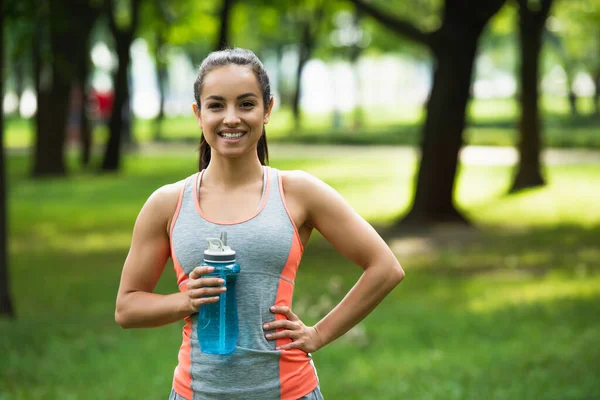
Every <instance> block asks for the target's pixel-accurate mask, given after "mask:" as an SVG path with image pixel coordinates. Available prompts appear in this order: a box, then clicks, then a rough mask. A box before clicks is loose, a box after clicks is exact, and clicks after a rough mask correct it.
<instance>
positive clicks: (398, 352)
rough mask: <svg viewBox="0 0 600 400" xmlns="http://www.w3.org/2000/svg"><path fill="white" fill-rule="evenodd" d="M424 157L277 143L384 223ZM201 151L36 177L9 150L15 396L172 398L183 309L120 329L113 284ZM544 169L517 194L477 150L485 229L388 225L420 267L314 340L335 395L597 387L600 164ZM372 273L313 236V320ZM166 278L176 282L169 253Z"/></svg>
mask: <svg viewBox="0 0 600 400" xmlns="http://www.w3.org/2000/svg"><path fill="white" fill-rule="evenodd" d="M71 161H72V162H73V163H74V164H75V160H74V159H73V160H71ZM414 163H415V161H414V159H411V158H404V157H397V156H394V153H393V152H390V151H388V150H385V151H384V150H383V149H377V148H371V149H369V150H367V151H364V150H363V151H353V150H351V149H348V150H345V151H344V152H341V151H340V152H334V153H331V154H328V155H327V157H325V156H324V157H318V156H313V157H310V158H308V157H306V158H302V157H295V156H294V155H293V154H292V155H290V154H285V155H284V154H277V153H274V154H273V162H272V165H273V166H276V167H278V168H281V169H289V168H301V169H305V170H307V171H309V172H311V173H313V174H315V175H317V176H319V177H321V178H322V179H324V180H325V181H327V182H328V183H330V184H331V185H332V186H334V187H335V188H336V189H337V190H339V191H340V192H341V193H342V195H343V196H344V197H345V198H346V199H347V200H348V201H349V202H350V203H351V204H352V206H353V207H354V208H355V209H356V210H357V211H358V212H360V213H361V214H362V215H363V216H365V217H366V218H368V219H369V220H370V221H371V222H373V223H374V224H376V225H377V226H378V227H380V228H382V232H383V231H385V229H384V228H385V227H386V226H388V225H389V224H391V223H392V222H393V221H394V220H395V219H396V218H397V217H398V216H399V215H400V214H401V213H402V212H404V211H405V210H406V207H407V205H408V203H409V198H410V196H411V193H412V192H411V183H412V179H413V175H414V172H415V164H414ZM158 166H159V167H160V168H158ZM194 166H195V159H194V153H193V151H190V152H189V155H188V154H182V153H181V152H178V153H174V152H169V151H167V150H165V151H164V152H163V153H162V154H156V155H152V156H150V155H135V154H133V155H130V156H129V157H128V158H127V159H126V163H125V168H124V171H123V172H122V173H121V174H118V175H100V176H98V175H95V174H92V173H86V172H78V173H75V174H74V175H73V176H72V177H71V178H70V179H68V180H58V179H53V180H43V181H31V180H29V179H27V176H26V175H27V169H28V160H27V159H25V157H23V156H17V155H14V156H11V157H10V159H9V177H8V179H9V189H10V204H9V206H10V208H9V217H10V220H9V224H10V272H11V285H12V290H13V293H14V297H15V303H16V308H17V313H18V319H17V320H16V321H0V332H2V335H0V354H1V355H2V356H1V357H0V399H1V400H5V399H11V400H12V399H19V400H20V399H132V398H143V399H165V398H167V396H168V393H169V390H170V385H171V379H172V374H173V368H174V367H175V364H176V361H177V350H178V347H179V344H180V340H181V332H180V330H181V324H177V323H176V324H172V325H169V326H165V327H162V328H155V329H148V330H127V331H124V330H121V329H120V328H119V327H118V326H116V324H115V323H114V320H113V310H114V300H115V295H116V291H117V286H118V280H119V275H120V270H121V267H122V263H123V260H124V257H125V255H126V252H127V249H128V246H129V240H130V234H131V229H132V227H133V223H134V220H135V217H136V215H137V212H138V211H139V209H140V207H141V206H142V204H143V202H144V201H145V200H146V198H147V197H148V195H149V194H150V193H151V192H152V191H153V190H154V189H156V188H157V187H159V186H160V185H162V184H164V183H167V182H172V181H175V180H178V179H180V178H181V177H183V176H186V175H188V174H191V173H193V172H194ZM546 172H547V177H548V181H549V185H548V186H547V187H545V188H541V189H536V190H530V191H526V192H523V193H520V194H518V195H513V196H507V195H505V192H506V189H507V187H508V184H509V180H510V179H509V178H510V176H511V171H510V169H509V168H507V167H500V166H495V167H494V166H492V167H474V166H463V168H462V170H461V173H460V175H459V181H458V186H457V198H458V204H459V206H460V208H461V209H462V210H464V212H465V213H466V214H467V215H468V216H469V217H470V218H471V219H472V220H473V221H475V223H476V225H477V227H478V228H477V229H475V230H472V231H469V230H464V229H457V228H454V227H446V228H441V229H439V230H436V231H434V232H432V233H431V234H429V235H427V236H417V235H411V234H405V235H402V236H386V240H387V241H388V243H389V244H390V246H391V247H392V248H393V249H394V251H395V252H396V254H397V255H398V258H399V259H400V261H401V263H402V264H403V266H404V267H405V269H406V271H407V277H406V279H405V281H404V282H403V283H402V284H401V285H400V287H398V288H397V289H396V290H394V291H393V292H392V294H391V295H390V296H389V297H387V298H386V299H385V300H384V301H383V302H382V303H381V305H380V306H379V307H378V308H377V309H376V311H375V312H373V313H372V314H371V315H370V316H369V317H368V318H366V319H365V320H364V321H363V322H362V323H361V324H359V325H358V326H357V327H356V328H355V329H353V330H352V331H351V332H349V333H348V334H347V335H345V336H344V337H343V338H341V339H340V340H338V341H336V342H334V343H333V344H331V345H329V346H328V347H326V348H324V349H322V350H320V351H318V352H317V353H315V355H314V358H315V363H316V366H317V368H318V372H319V377H320V379H321V387H322V391H323V393H324V396H325V398H326V399H328V400H334V399H344V400H346V399H361V400H362V399H370V400H371V399H373V400H378V399H381V400H388V399H398V398H406V399H425V400H427V399H432V400H433V399H444V400H446V399H461V400H462V399H473V400H475V399H493V400H504V399H536V400H538V399H548V400H554V399H556V400H565V399H567V400H569V399H572V400H585V399H594V398H597V395H598V393H600V381H599V380H598V379H597V371H598V369H599V368H600V347H599V346H598V337H600V322H599V320H598V318H597V316H598V315H600V273H599V269H598V267H599V266H600V250H599V248H598V237H600V206H598V201H597V199H598V198H600V197H599V192H600V165H585V166H584V165H569V166H566V165H565V166H549V167H547V171H546ZM359 276H360V269H359V268H357V267H354V266H352V265H349V263H348V262H346V261H345V260H344V259H343V258H341V257H340V256H339V255H338V254H337V253H336V252H335V251H333V250H332V249H331V248H330V247H329V245H328V244H327V243H326V242H325V241H324V240H322V239H321V238H320V237H319V235H315V236H314V238H313V239H311V243H310V244H309V246H307V250H306V253H305V256H304V259H303V262H302V265H301V268H300V272H299V275H298V279H297V282H296V283H297V285H296V293H295V300H294V301H295V306H294V308H295V311H296V312H297V313H298V314H300V315H301V317H302V318H303V319H304V320H305V321H306V322H307V323H314V322H315V321H316V320H317V319H318V318H320V317H321V316H322V315H323V314H324V313H326V312H327V310H328V309H330V307H331V306H332V305H334V304H335V302H337V301H338V300H340V299H341V298H342V296H343V295H344V293H345V292H346V291H347V290H348V289H349V288H350V287H351V285H352V284H353V283H354V282H355V281H356V279H357V278H358V277H359ZM157 290H158V291H159V292H161V293H169V292H172V291H175V290H177V288H176V284H175V275H174V272H173V269H172V266H171V265H168V266H167V267H166V269H165V273H164V274H163V278H162V279H161V281H160V283H159V285H158V288H157Z"/></svg>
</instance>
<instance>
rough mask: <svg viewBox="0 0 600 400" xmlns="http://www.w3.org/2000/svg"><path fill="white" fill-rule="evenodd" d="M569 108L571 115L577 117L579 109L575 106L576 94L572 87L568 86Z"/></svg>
mask: <svg viewBox="0 0 600 400" xmlns="http://www.w3.org/2000/svg"><path fill="white" fill-rule="evenodd" d="M569 109H570V110H571V117H572V118H577V117H579V109H578V107H577V94H575V92H574V91H573V89H571V88H569Z"/></svg>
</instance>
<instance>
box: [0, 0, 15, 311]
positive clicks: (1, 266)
mask: <svg viewBox="0 0 600 400" xmlns="http://www.w3.org/2000/svg"><path fill="white" fill-rule="evenodd" d="M0 10H4V0H0ZM4 74H5V71H4V13H3V12H2V13H0V98H3V96H2V95H3V94H4V76H5V75H4ZM0 105H1V103H0ZM7 186H8V185H7V183H6V172H5V160H4V113H3V112H2V110H0V317H9V318H14V316H15V311H14V308H13V303H12V296H11V295H10V285H9V281H8V278H9V277H8V221H7V216H8V212H7V210H6V209H7V203H8V202H7V190H6V187H7Z"/></svg>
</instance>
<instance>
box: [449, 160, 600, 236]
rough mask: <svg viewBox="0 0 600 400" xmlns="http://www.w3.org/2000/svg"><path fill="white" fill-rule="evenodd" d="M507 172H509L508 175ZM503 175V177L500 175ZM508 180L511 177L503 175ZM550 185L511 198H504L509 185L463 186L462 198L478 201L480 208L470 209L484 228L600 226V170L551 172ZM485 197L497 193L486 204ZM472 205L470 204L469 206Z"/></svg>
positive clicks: (559, 169) (574, 168) (491, 181)
mask: <svg viewBox="0 0 600 400" xmlns="http://www.w3.org/2000/svg"><path fill="white" fill-rule="evenodd" d="M505 172H507V171H505ZM499 175H500V174H499ZM502 175H503V176H504V177H505V178H508V177H509V176H508V175H507V174H506V173H505V174H502ZM547 177H548V184H547V185H546V186H545V187H542V188H539V189H531V190H527V191H523V192H521V193H517V194H513V195H510V196H506V195H502V194H501V193H502V191H503V189H506V188H507V187H508V186H507V185H508V183H509V181H505V182H504V183H502V182H501V181H499V180H497V179H491V178H492V176H490V179H489V182H488V183H485V182H483V181H482V180H479V182H478V185H473V183H474V182H473V181H471V182H469V183H467V182H466V179H465V182H464V183H463V182H461V183H463V184H464V185H465V186H464V188H461V189H462V192H459V198H460V199H461V200H462V199H465V200H466V199H475V198H478V201H481V203H479V204H474V202H472V203H471V204H472V206H468V211H469V214H470V215H472V216H473V218H474V219H475V220H476V221H477V222H479V223H483V224H491V225H498V224H499V225H502V224H503V223H505V222H506V221H510V225H511V226H515V227H519V226H521V227H522V226H529V227H534V226H553V225H557V224H577V225H581V226H587V227H590V226H594V225H597V224H598V223H599V222H600V207H598V204H599V203H598V201H599V200H600V167H599V166H581V167H578V166H564V167H555V168H547ZM483 193H495V195H493V196H491V197H489V198H488V201H484V200H483V199H484V198H485V196H484V195H483ZM467 204H468V203H467Z"/></svg>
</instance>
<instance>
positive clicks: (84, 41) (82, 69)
mask: <svg viewBox="0 0 600 400" xmlns="http://www.w3.org/2000/svg"><path fill="white" fill-rule="evenodd" d="M97 15H98V14H90V15H88V21H89V22H90V23H89V24H85V25H84V26H83V32H82V33H81V34H82V35H81V47H80V48H79V50H78V53H79V59H78V61H77V65H78V68H77V72H78V73H77V75H78V76H77V81H78V82H79V84H80V85H81V88H82V101H81V109H80V111H79V113H80V115H81V124H80V136H81V165H82V166H83V167H88V166H89V165H90V160H91V154H92V128H91V125H90V120H89V118H88V112H87V108H88V102H89V99H88V85H87V81H88V77H89V73H90V59H89V57H90V56H89V55H90V43H89V36H90V34H91V31H92V27H93V21H95V19H96V17H97Z"/></svg>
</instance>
